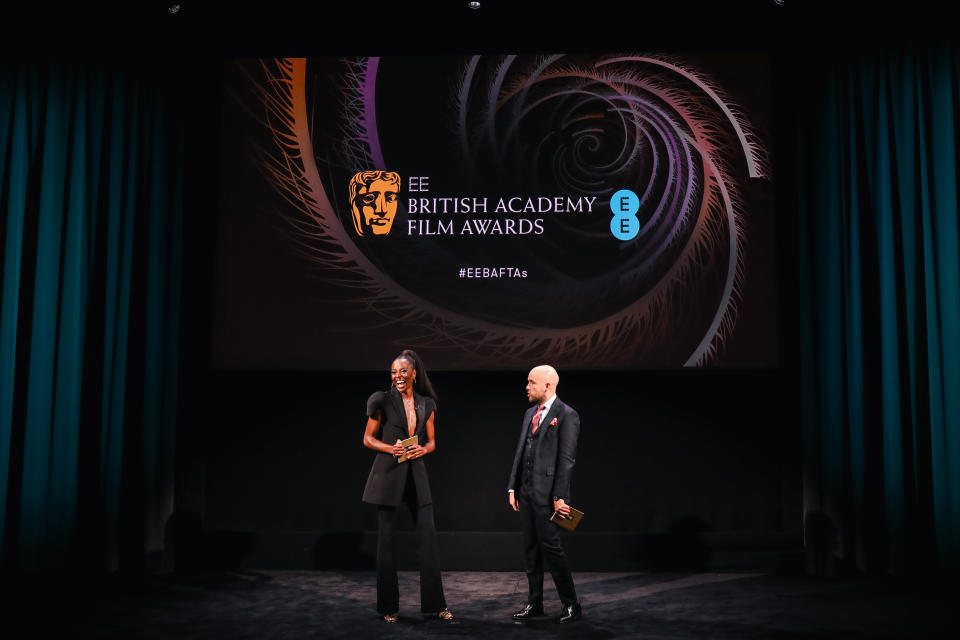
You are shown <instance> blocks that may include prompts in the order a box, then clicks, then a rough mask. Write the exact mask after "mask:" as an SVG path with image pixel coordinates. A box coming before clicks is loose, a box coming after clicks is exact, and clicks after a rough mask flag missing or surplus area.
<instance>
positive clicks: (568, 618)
mask: <svg viewBox="0 0 960 640" xmlns="http://www.w3.org/2000/svg"><path fill="white" fill-rule="evenodd" d="M581 617H583V609H581V608H580V603H579V602H575V603H573V604H565V605H563V609H561V610H560V624H566V623H568V622H573V621H575V620H579V619H580V618H581Z"/></svg>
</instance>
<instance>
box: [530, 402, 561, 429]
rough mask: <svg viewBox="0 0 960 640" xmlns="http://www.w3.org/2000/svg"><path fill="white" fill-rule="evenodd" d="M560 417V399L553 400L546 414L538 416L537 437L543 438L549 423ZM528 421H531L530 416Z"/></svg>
mask: <svg viewBox="0 0 960 640" xmlns="http://www.w3.org/2000/svg"><path fill="white" fill-rule="evenodd" d="M558 415H560V398H556V397H555V398H554V399H553V402H552V403H551V404H550V409H548V410H547V412H546V413H542V414H540V424H539V425H537V437H538V438H540V437H542V436H543V433H544V432H545V431H546V430H547V427H548V426H550V421H551V420H553V419H554V418H556V417H557V416H558ZM530 421H531V422H532V421H533V417H532V416H531V418H530Z"/></svg>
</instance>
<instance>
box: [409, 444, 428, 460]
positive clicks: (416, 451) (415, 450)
mask: <svg viewBox="0 0 960 640" xmlns="http://www.w3.org/2000/svg"><path fill="white" fill-rule="evenodd" d="M425 455H427V448H426V447H421V446H420V445H418V444H415V445H411V446H409V447H407V460H416V459H417V458H422V457H423V456H425Z"/></svg>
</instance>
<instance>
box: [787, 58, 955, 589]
mask: <svg viewBox="0 0 960 640" xmlns="http://www.w3.org/2000/svg"><path fill="white" fill-rule="evenodd" d="M958 69H960V56H958V52H957V50H956V49H953V48H950V47H947V46H945V45H938V46H932V47H929V48H922V47H920V46H919V45H914V46H912V47H902V48H900V49H896V50H895V49H893V48H889V49H888V50H885V51H883V52H876V53H860V54H858V55H853V54H849V53H848V54H844V56H843V58H842V59H840V60H833V61H826V63H825V64H824V65H823V66H821V67H819V68H815V69H812V70H810V74H809V75H810V78H811V79H812V80H811V81H810V82H809V83H808V84H807V85H806V86H803V87H801V90H802V91H806V92H808V97H809V99H807V100H806V101H804V102H803V105H802V109H801V113H802V116H803V117H802V118H801V121H802V122H804V123H805V125H804V126H801V127H800V132H799V133H800V136H799V142H798V145H799V146H798V152H799V154H798V157H799V164H798V171H799V181H798V203H797V207H798V214H799V215H798V223H797V226H796V227H795V228H796V231H797V234H798V239H797V241H798V243H799V265H798V272H799V277H800V300H799V306H800V318H799V326H800V332H801V335H800V341H801V345H800V347H801V356H800V362H801V371H800V375H801V393H802V407H803V408H802V416H801V419H802V423H803V432H804V513H805V517H806V523H805V524H806V529H805V531H806V536H807V539H806V545H807V546H808V548H814V549H816V550H818V553H819V556H817V557H819V558H820V559H819V560H817V561H816V567H815V570H817V571H820V572H843V571H849V572H866V573H880V574H909V573H916V572H923V573H926V572H930V571H934V572H939V571H943V570H956V569H957V568H960V252H958V240H960V236H958V196H960V193H958V176H960V174H958V154H960V147H958V141H960V77H958ZM798 99H799V98H798Z"/></svg>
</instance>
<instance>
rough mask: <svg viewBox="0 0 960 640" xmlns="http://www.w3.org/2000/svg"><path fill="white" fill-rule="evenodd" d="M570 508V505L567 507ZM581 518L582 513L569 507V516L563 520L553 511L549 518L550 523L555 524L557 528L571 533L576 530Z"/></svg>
mask: <svg viewBox="0 0 960 640" xmlns="http://www.w3.org/2000/svg"><path fill="white" fill-rule="evenodd" d="M567 506H570V505H567ZM582 518H583V511H580V510H579V509H574V508H573V507H570V515H569V516H567V517H566V518H564V517H563V516H562V515H560V513H559V512H557V511H554V512H553V515H552V516H550V522H556V523H557V525H558V526H560V527H563V528H564V529H566V530H567V531H573V530H574V529H576V528H577V525H578V524H580V520H581V519H582Z"/></svg>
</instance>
